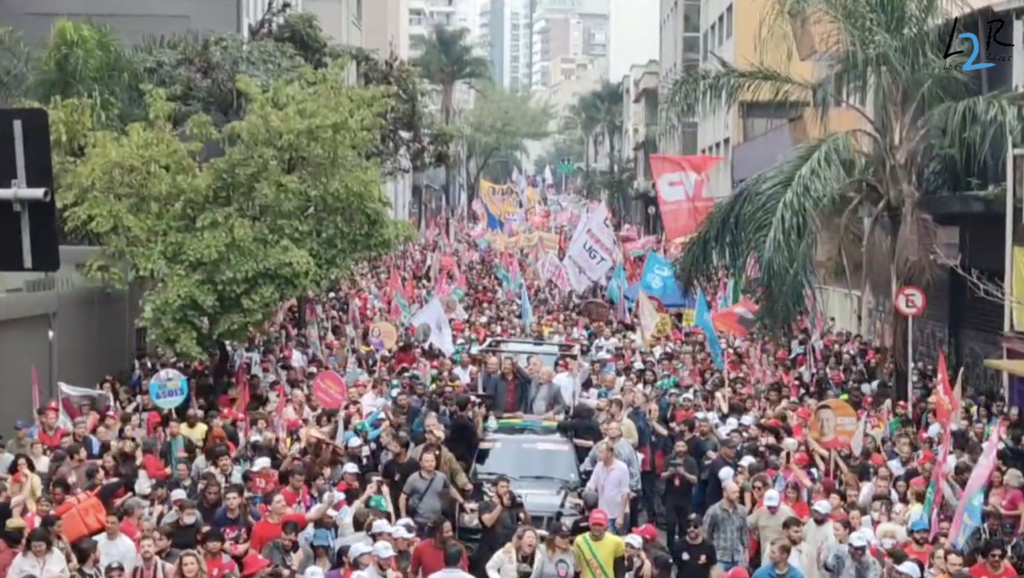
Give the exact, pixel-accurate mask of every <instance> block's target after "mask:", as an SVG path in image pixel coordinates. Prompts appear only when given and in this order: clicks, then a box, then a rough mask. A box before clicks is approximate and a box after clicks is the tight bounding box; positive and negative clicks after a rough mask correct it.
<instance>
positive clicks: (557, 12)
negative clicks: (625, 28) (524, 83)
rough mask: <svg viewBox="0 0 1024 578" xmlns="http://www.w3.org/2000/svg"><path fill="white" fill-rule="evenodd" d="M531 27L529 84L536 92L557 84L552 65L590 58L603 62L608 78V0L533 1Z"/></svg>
mask: <svg viewBox="0 0 1024 578" xmlns="http://www.w3.org/2000/svg"><path fill="white" fill-rule="evenodd" d="M534 1H535V2H536V4H535V8H534V11H533V18H532V24H531V27H530V29H531V33H532V38H531V40H530V81H531V85H532V87H533V89H534V90H545V89H546V88H548V87H550V86H551V85H552V84H554V83H555V82H558V80H559V79H558V78H556V77H555V76H554V75H553V74H552V70H551V68H552V63H553V62H556V61H558V60H560V59H563V58H566V57H587V58H590V59H592V60H593V61H594V62H597V63H604V66H605V68H604V69H603V70H601V71H600V72H601V73H602V75H603V76H604V77H607V75H608V70H607V59H606V56H607V54H608V0H534Z"/></svg>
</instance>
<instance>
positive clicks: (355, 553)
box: [348, 542, 373, 560]
mask: <svg viewBox="0 0 1024 578" xmlns="http://www.w3.org/2000/svg"><path fill="white" fill-rule="evenodd" d="M372 553H373V545H372V544H369V543H367V542H356V543H355V544H352V545H351V546H349V547H348V559H349V560H355V559H356V558H358V557H360V556H362V555H364V554H372Z"/></svg>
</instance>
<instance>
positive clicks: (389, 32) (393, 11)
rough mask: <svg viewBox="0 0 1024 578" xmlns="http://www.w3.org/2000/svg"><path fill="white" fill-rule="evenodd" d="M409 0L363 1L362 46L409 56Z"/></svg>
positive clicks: (386, 52)
mask: <svg viewBox="0 0 1024 578" xmlns="http://www.w3.org/2000/svg"><path fill="white" fill-rule="evenodd" d="M409 1H410V0H371V1H366V0H364V1H363V48H366V49H367V50H372V51H374V52H376V53H378V54H380V55H388V54H390V53H391V52H392V51H394V52H395V54H397V55H398V57H399V58H408V57H409Z"/></svg>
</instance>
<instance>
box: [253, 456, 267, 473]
mask: <svg viewBox="0 0 1024 578" xmlns="http://www.w3.org/2000/svg"><path fill="white" fill-rule="evenodd" d="M249 469H250V470H251V471H254V472H262V471H263V470H269V469H270V458H268V457H262V458H256V459H255V460H253V461H252V467H250V468H249Z"/></svg>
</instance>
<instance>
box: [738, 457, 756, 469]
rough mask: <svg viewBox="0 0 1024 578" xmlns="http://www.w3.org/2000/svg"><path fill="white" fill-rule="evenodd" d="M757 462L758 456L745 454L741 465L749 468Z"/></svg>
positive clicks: (741, 459)
mask: <svg viewBox="0 0 1024 578" xmlns="http://www.w3.org/2000/svg"><path fill="white" fill-rule="evenodd" d="M756 463H757V458H755V457H754V456H743V457H742V458H740V467H743V468H749V467H750V466H751V465H752V464H756Z"/></svg>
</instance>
